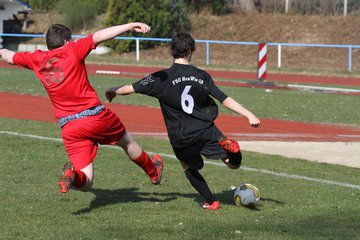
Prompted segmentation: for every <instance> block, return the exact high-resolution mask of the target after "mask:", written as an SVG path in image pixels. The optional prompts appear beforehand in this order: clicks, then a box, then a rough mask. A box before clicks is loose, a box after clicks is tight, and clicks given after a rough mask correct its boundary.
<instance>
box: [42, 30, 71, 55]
mask: <svg viewBox="0 0 360 240" xmlns="http://www.w3.org/2000/svg"><path fill="white" fill-rule="evenodd" d="M71 34H72V33H71V30H70V28H68V27H67V26H65V25H62V24H53V25H51V26H50V27H49V28H48V31H47V33H46V45H47V48H48V49H49V50H52V49H55V48H59V47H62V46H63V45H64V41H65V40H67V41H70V40H71Z"/></svg>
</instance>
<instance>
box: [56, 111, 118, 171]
mask: <svg viewBox="0 0 360 240" xmlns="http://www.w3.org/2000/svg"><path fill="white" fill-rule="evenodd" d="M124 133H125V126H124V125H123V124H122V122H121V120H120V119H119V117H118V116H116V114H115V113H114V112H113V111H111V110H110V109H108V108H105V109H104V110H103V111H102V112H101V113H100V114H98V115H95V116H87V117H85V118H81V119H76V120H73V121H70V122H68V123H67V124H65V126H64V127H63V128H62V132H61V136H62V138H63V141H64V145H65V149H66V151H67V153H68V156H69V159H70V161H71V163H72V164H74V167H75V169H82V168H84V167H86V166H88V165H89V164H90V163H92V162H93V161H94V159H95V157H96V153H97V149H98V144H115V143H117V142H118V141H120V139H121V138H122V136H123V135H124Z"/></svg>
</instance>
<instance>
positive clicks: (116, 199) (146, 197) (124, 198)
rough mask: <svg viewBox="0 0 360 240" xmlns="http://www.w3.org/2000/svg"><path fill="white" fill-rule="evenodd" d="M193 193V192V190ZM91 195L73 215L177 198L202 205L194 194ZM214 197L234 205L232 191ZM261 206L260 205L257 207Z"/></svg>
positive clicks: (135, 190) (96, 192)
mask: <svg viewBox="0 0 360 240" xmlns="http://www.w3.org/2000/svg"><path fill="white" fill-rule="evenodd" d="M194 191H195V190H194ZM90 192H91V193H93V194H94V195H95V198H94V199H93V200H92V201H91V203H90V206H89V207H87V208H83V209H80V210H78V211H76V212H73V215H80V214H84V213H89V212H91V211H92V210H93V209H96V208H101V207H105V206H108V205H113V204H120V203H127V202H135V203H136V202H170V201H173V200H175V199H177V198H179V197H181V198H190V199H193V200H194V201H195V202H196V203H198V204H199V205H202V203H203V201H204V200H203V199H202V197H201V196H200V195H199V194H198V193H196V192H194V193H191V194H185V193H179V192H169V193H154V192H141V191H139V189H138V188H122V189H114V190H110V189H91V190H90ZM216 196H217V197H218V199H219V200H220V202H221V204H226V205H234V199H233V191H231V190H226V191H223V192H221V193H217V194H216ZM261 201H271V202H274V203H276V204H284V203H283V202H280V201H277V200H273V199H269V198H261ZM259 206H261V205H259ZM250 210H255V211H259V210H260V209H259V208H257V207H255V208H252V209H250Z"/></svg>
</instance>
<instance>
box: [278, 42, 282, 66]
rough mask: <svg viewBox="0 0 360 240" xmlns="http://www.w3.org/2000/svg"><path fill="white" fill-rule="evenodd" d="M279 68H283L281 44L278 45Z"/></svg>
mask: <svg viewBox="0 0 360 240" xmlns="http://www.w3.org/2000/svg"><path fill="white" fill-rule="evenodd" d="M278 68H281V44H279V45H278Z"/></svg>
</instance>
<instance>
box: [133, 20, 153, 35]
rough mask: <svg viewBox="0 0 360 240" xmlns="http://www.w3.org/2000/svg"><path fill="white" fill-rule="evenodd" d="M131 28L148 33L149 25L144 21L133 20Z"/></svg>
mask: <svg viewBox="0 0 360 240" xmlns="http://www.w3.org/2000/svg"><path fill="white" fill-rule="evenodd" d="M133 24H134V26H133V28H132V29H133V30H134V31H135V32H138V33H148V32H150V30H151V27H150V26H149V25H147V24H145V23H140V22H135V23H133Z"/></svg>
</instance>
